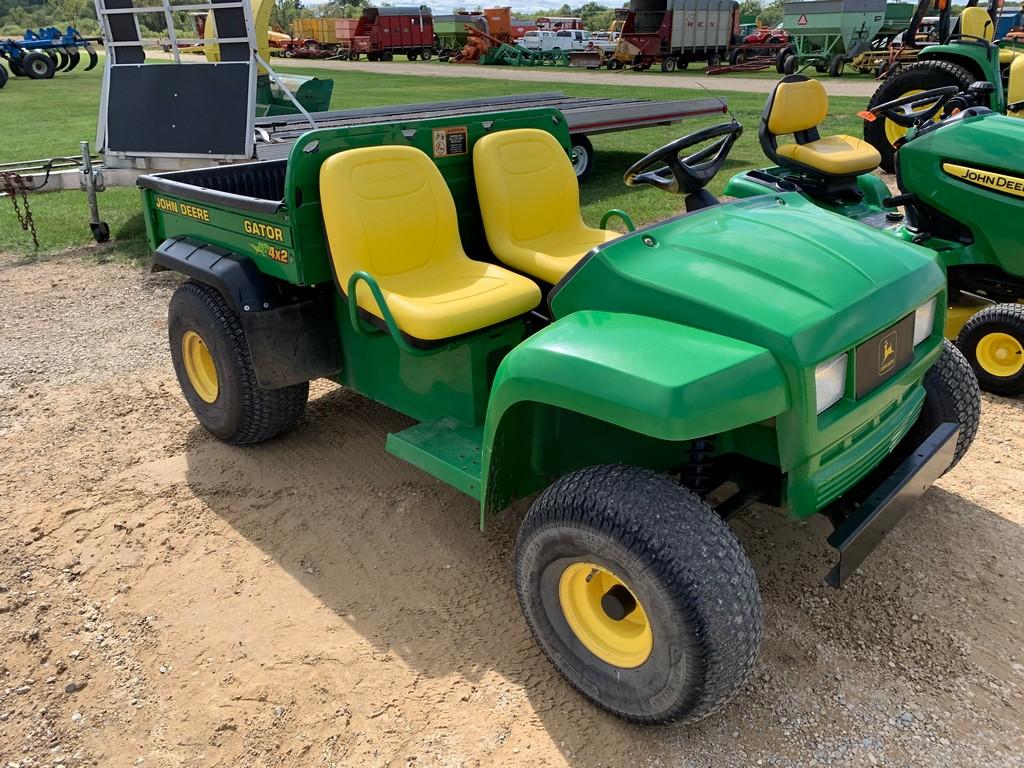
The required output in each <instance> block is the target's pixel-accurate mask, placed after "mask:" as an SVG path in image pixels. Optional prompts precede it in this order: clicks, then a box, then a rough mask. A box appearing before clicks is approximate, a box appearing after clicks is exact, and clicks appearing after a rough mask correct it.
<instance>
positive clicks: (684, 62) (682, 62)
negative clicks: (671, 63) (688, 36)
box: [676, 59, 690, 69]
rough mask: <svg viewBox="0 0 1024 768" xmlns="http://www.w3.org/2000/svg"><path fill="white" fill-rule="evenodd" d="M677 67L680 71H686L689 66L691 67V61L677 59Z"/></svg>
mask: <svg viewBox="0 0 1024 768" xmlns="http://www.w3.org/2000/svg"><path fill="white" fill-rule="evenodd" d="M676 65H677V66H678V68H679V69H686V68H687V67H688V66H690V60H689V59H677V60H676Z"/></svg>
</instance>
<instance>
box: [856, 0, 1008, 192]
mask: <svg viewBox="0 0 1024 768" xmlns="http://www.w3.org/2000/svg"><path fill="white" fill-rule="evenodd" d="M932 1H933V0H920V5H919V7H918V13H917V14H915V16H914V19H913V20H912V21H911V26H910V28H909V29H908V32H907V33H906V34H905V36H904V42H905V43H909V44H913V41H914V38H915V35H914V31H915V30H916V28H917V23H918V22H919V21H920V18H921V16H920V14H921V13H922V12H923V9H925V8H927V7H930V4H931V2H932ZM940 3H941V5H940V15H939V23H938V25H937V35H938V39H939V42H938V43H937V44H935V45H928V46H925V47H924V48H922V49H921V50H920V51H919V52H918V54H917V61H916V62H915V63H913V64H909V65H907V66H904V67H902V68H900V69H895V70H892V71H891V73H890V75H889V76H888V77H887V78H886V79H885V80H884V81H882V83H881V84H880V85H879V86H878V89H877V90H876V91H875V93H874V95H873V96H872V97H871V101H869V102H868V109H875V108H876V107H877V106H879V105H881V104H885V103H887V102H891V101H893V100H896V99H900V98H902V97H904V96H912V95H914V94H919V93H921V92H922V91H929V90H932V89H934V88H942V87H945V86H954V87H956V89H957V90H958V91H966V90H967V89H968V88H970V86H971V84H972V83H974V82H978V81H985V82H988V83H991V84H992V89H991V91H990V92H989V93H988V98H987V101H986V103H985V104H984V106H987V107H989V108H991V109H992V110H993V111H995V112H1002V113H1004V114H1011V115H1013V114H1017V113H1019V115H1020V116H1022V117H1024V44H1022V43H1021V42H1020V41H1017V40H1000V41H998V43H994V42H993V33H994V30H995V28H996V19H997V18H998V16H997V14H998V10H999V8H1000V7H1001V5H1002V3H1001V2H996V3H993V4H992V5H991V6H990V7H989V8H988V9H987V10H986V9H984V8H979V7H977V6H976V3H977V0H971V2H970V3H969V4H968V5H969V7H967V8H965V9H964V11H963V12H962V13H961V14H960V17H959V20H958V21H957V23H956V25H955V26H954V27H953V29H952V31H950V29H951V24H952V22H951V19H950V9H949V6H948V4H947V3H946V2H945V0H940ZM930 106H931V105H928V104H924V105H921V106H919V107H918V110H919V111H923V110H926V109H928V108H929V107H930ZM935 114H937V113H935ZM906 131H907V128H906V127H905V126H904V125H901V124H900V123H898V122H896V121H895V120H891V119H889V118H884V119H879V120H874V121H868V122H866V123H865V124H864V140H865V141H867V142H868V143H869V144H871V145H872V146H873V147H874V148H875V149H877V150H878V151H879V153H880V154H881V156H882V160H881V166H882V168H884V169H885V170H887V171H889V172H890V173H891V172H892V171H893V170H894V169H895V165H896V164H895V160H894V159H893V155H894V154H895V152H896V148H897V146H898V144H899V141H900V139H901V138H903V135H904V134H905V133H906Z"/></svg>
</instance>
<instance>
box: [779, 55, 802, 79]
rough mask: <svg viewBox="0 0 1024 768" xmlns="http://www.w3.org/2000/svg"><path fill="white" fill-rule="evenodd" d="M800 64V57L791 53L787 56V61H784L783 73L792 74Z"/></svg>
mask: <svg viewBox="0 0 1024 768" xmlns="http://www.w3.org/2000/svg"><path fill="white" fill-rule="evenodd" d="M799 66H800V59H798V58H797V57H796V56H793V55H789V56H787V57H786V60H785V62H783V64H782V73H783V74H784V75H792V74H793V73H794V72H796V70H797V68H798V67H799Z"/></svg>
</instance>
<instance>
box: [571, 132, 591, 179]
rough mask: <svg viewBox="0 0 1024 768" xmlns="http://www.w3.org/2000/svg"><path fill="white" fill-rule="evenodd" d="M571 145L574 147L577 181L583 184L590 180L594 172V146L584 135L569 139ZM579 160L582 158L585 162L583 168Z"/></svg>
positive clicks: (573, 160)
mask: <svg viewBox="0 0 1024 768" xmlns="http://www.w3.org/2000/svg"><path fill="white" fill-rule="evenodd" d="M569 143H570V144H571V145H572V167H573V170H574V171H576V181H577V182H578V183H580V184H582V183H583V182H585V181H586V180H587V179H589V178H590V174H591V173H592V172H593V170H594V145H593V144H591V143H590V139H588V138H587V137H586V135H585V134H582V133H574V134H572V135H571V136H570V137H569ZM577 158H581V162H584V165H583V166H582V167H580V166H579V165H578V163H577ZM584 159H585V161H584Z"/></svg>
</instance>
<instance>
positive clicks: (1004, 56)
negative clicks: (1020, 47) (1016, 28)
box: [999, 48, 1024, 64]
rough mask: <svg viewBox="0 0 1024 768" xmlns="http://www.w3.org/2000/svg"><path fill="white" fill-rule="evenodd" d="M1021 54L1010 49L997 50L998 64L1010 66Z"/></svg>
mask: <svg viewBox="0 0 1024 768" xmlns="http://www.w3.org/2000/svg"><path fill="white" fill-rule="evenodd" d="M1021 55H1024V54H1022V53H1021V52H1020V51H1015V50H1013V49H1012V48H1000V49H999V63H1000V64H1012V63H1013V62H1014V61H1016V60H1017V58H1018V57H1019V56H1021Z"/></svg>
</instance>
